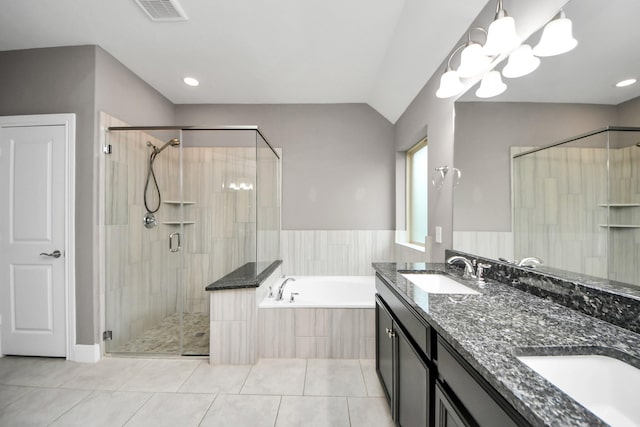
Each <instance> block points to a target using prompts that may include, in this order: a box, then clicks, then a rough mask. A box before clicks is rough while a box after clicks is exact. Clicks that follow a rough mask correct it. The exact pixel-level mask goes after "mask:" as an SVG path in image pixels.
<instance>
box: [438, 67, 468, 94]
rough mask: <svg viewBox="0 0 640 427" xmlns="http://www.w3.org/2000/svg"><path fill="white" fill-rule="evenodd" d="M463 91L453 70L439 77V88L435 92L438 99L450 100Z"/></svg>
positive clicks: (458, 77) (462, 86)
mask: <svg viewBox="0 0 640 427" xmlns="http://www.w3.org/2000/svg"><path fill="white" fill-rule="evenodd" d="M463 90H464V85H463V84H462V82H461V81H460V76H459V75H458V73H457V72H456V71H454V70H448V71H447V72H446V73H444V74H443V75H442V77H440V88H439V89H438V90H437V91H436V96H437V97H438V98H451V97H452V96H456V95H458V94H459V93H461V92H462V91H463Z"/></svg>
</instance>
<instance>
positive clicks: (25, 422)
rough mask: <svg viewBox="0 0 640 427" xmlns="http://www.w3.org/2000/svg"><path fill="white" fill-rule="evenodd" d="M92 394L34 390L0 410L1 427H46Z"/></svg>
mask: <svg viewBox="0 0 640 427" xmlns="http://www.w3.org/2000/svg"><path fill="white" fill-rule="evenodd" d="M90 393H91V392H89V391H85V390H64V389H57V388H33V389H31V390H29V391H28V392H27V393H25V394H24V395H22V397H20V398H19V399H17V400H16V401H15V402H13V403H11V404H9V405H8V406H6V407H5V408H3V409H1V410H0V426H45V425H49V424H50V423H51V422H53V421H54V420H55V419H56V418H58V417H59V416H60V415H62V414H64V413H65V412H67V411H68V410H69V409H71V408H72V407H73V406H75V405H76V404H78V403H79V402H80V401H82V399H84V398H86V397H87V396H88V395H89V394H90Z"/></svg>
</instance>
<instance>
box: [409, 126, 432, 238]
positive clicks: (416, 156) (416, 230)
mask: <svg viewBox="0 0 640 427" xmlns="http://www.w3.org/2000/svg"><path fill="white" fill-rule="evenodd" d="M427 148H428V147H427V138H425V139H423V140H422V141H420V142H418V143H417V144H416V145H414V146H413V147H411V149H410V150H409V151H407V235H408V238H409V243H413V244H416V245H421V246H424V244H425V236H426V235H427V190H428V188H429V187H428V185H427V184H428V176H429V174H428V173H427V167H428V162H427V159H428V158H427Z"/></svg>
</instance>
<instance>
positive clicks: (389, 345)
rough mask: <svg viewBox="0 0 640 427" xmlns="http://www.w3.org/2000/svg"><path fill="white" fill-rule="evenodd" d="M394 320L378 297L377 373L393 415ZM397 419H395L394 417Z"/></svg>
mask: <svg viewBox="0 0 640 427" xmlns="http://www.w3.org/2000/svg"><path fill="white" fill-rule="evenodd" d="M392 330H393V320H392V318H391V314H390V313H389V312H388V311H387V309H386V308H385V306H384V303H383V302H382V300H380V298H379V297H378V296H377V295H376V371H377V372H378V376H379V377H380V382H381V383H382V388H383V389H384V392H385V395H386V397H387V401H388V402H389V408H390V409H391V413H392V414H394V406H393V402H394V399H393V353H394V345H393V338H392V336H391V331H392ZM394 418H395V417H394Z"/></svg>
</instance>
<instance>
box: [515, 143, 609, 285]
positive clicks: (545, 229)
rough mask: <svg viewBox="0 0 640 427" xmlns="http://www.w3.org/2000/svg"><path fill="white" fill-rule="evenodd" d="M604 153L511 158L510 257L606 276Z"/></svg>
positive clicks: (570, 151)
mask: <svg viewBox="0 0 640 427" xmlns="http://www.w3.org/2000/svg"><path fill="white" fill-rule="evenodd" d="M606 165H607V150H606V148H580V147H554V148H551V149H546V150H542V151H538V152H536V153H532V154H527V155H525V156H521V157H518V158H516V159H514V167H513V206H514V225H513V230H514V255H515V257H516V258H522V257H524V256H537V257H539V258H541V259H542V260H543V261H544V263H545V264H546V265H549V266H551V267H556V268H561V269H564V270H568V271H576V272H582V273H585V274H589V275H592V276H598V277H603V278H606V277H607V229H606V228H604V227H599V224H606V222H607V210H606V208H603V207H601V206H599V205H600V204H603V203H606V202H607V169H606Z"/></svg>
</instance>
